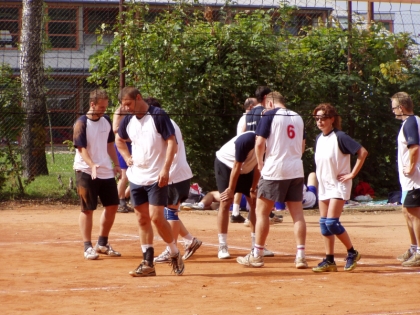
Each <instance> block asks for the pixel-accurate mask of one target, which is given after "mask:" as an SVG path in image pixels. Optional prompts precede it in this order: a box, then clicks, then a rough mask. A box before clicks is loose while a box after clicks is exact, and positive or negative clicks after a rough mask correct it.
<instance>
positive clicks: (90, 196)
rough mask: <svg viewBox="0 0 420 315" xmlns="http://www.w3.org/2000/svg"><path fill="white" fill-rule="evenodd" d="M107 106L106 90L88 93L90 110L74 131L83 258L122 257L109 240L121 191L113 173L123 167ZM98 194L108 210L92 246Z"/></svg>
mask: <svg viewBox="0 0 420 315" xmlns="http://www.w3.org/2000/svg"><path fill="white" fill-rule="evenodd" d="M107 107H108V95H107V93H106V92H105V91H104V90H94V91H92V92H91V93H90V96H89V111H88V112H87V113H86V115H83V116H80V117H79V118H78V119H77V120H76V122H75V124H74V132H73V144H74V147H75V148H76V155H75V157H74V164H73V169H74V170H75V172H76V187H77V193H78V195H79V197H80V204H81V207H82V212H81V213H80V215H79V227H80V231H81V232H82V237H83V242H84V247H85V250H84V257H85V259H89V260H93V259H97V258H98V256H99V255H98V254H105V255H108V256H114V257H118V256H121V254H120V253H119V252H117V251H115V250H113V249H112V247H111V245H109V242H108V236H109V232H110V231H111V228H112V225H113V224H114V220H115V214H116V212H117V209H118V191H117V184H116V182H115V178H114V176H115V175H117V174H118V175H121V168H120V166H119V165H118V158H117V153H116V151H115V148H114V141H115V135H114V133H113V131H112V126H111V120H110V119H109V117H108V116H107V115H105V111H106V109H107ZM111 160H112V162H113V163H114V166H112V164H111ZM98 197H99V198H100V199H101V202H102V205H103V206H104V207H105V210H104V211H103V212H102V216H101V220H100V229H99V239H98V242H97V244H96V245H95V247H93V246H92V241H91V238H92V222H93V211H94V210H96V208H97V205H98Z"/></svg>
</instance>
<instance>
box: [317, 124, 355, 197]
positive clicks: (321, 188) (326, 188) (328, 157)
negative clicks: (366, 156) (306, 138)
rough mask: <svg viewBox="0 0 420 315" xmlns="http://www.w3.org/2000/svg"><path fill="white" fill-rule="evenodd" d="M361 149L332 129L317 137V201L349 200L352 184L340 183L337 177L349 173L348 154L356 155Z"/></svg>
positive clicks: (338, 131) (349, 181) (347, 182)
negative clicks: (326, 133)
mask: <svg viewBox="0 0 420 315" xmlns="http://www.w3.org/2000/svg"><path fill="white" fill-rule="evenodd" d="M361 147H362V146H361V145H360V144H359V143H357V142H356V141H354V140H353V139H352V138H350V136H348V135H347V134H346V133H344V132H343V131H340V130H337V129H333V130H332V131H331V132H330V133H329V134H328V135H324V134H323V133H321V134H319V135H318V136H317V138H316V143H315V163H316V177H317V179H318V199H319V200H327V199H331V198H341V199H343V200H349V199H350V195H351V187H352V184H353V182H352V181H351V180H346V181H345V182H340V181H339V180H338V179H337V176H338V175H341V174H348V173H350V172H351V166H350V154H352V155H354V154H356V153H357V151H359V149H360V148H361Z"/></svg>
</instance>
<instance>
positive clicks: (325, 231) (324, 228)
mask: <svg viewBox="0 0 420 315" xmlns="http://www.w3.org/2000/svg"><path fill="white" fill-rule="evenodd" d="M326 221H327V218H324V217H321V218H320V219H319V226H320V227H321V234H322V235H324V236H331V235H332V233H331V232H330V230H328V228H327V225H326V224H325V222H326Z"/></svg>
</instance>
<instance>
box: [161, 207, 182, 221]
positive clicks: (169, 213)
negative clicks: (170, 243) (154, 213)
mask: <svg viewBox="0 0 420 315" xmlns="http://www.w3.org/2000/svg"><path fill="white" fill-rule="evenodd" d="M164 211H165V219H166V220H168V221H179V217H178V211H177V210H174V209H170V208H167V207H165V208H164Z"/></svg>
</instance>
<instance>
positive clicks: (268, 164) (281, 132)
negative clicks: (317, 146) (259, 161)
mask: <svg viewBox="0 0 420 315" xmlns="http://www.w3.org/2000/svg"><path fill="white" fill-rule="evenodd" d="M256 134H257V135H258V136H261V137H263V138H265V139H267V141H266V152H265V161H264V166H263V169H262V171H261V177H262V178H264V179H267V180H285V179H293V178H301V177H304V173H303V163H302V153H303V152H302V143H303V139H304V136H305V135H304V124H303V120H302V117H300V116H299V115H298V114H297V113H295V112H293V111H291V110H288V109H285V108H275V109H272V110H270V111H268V112H266V113H265V114H264V115H262V117H261V120H260V122H259V124H258V126H257V130H256Z"/></svg>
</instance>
